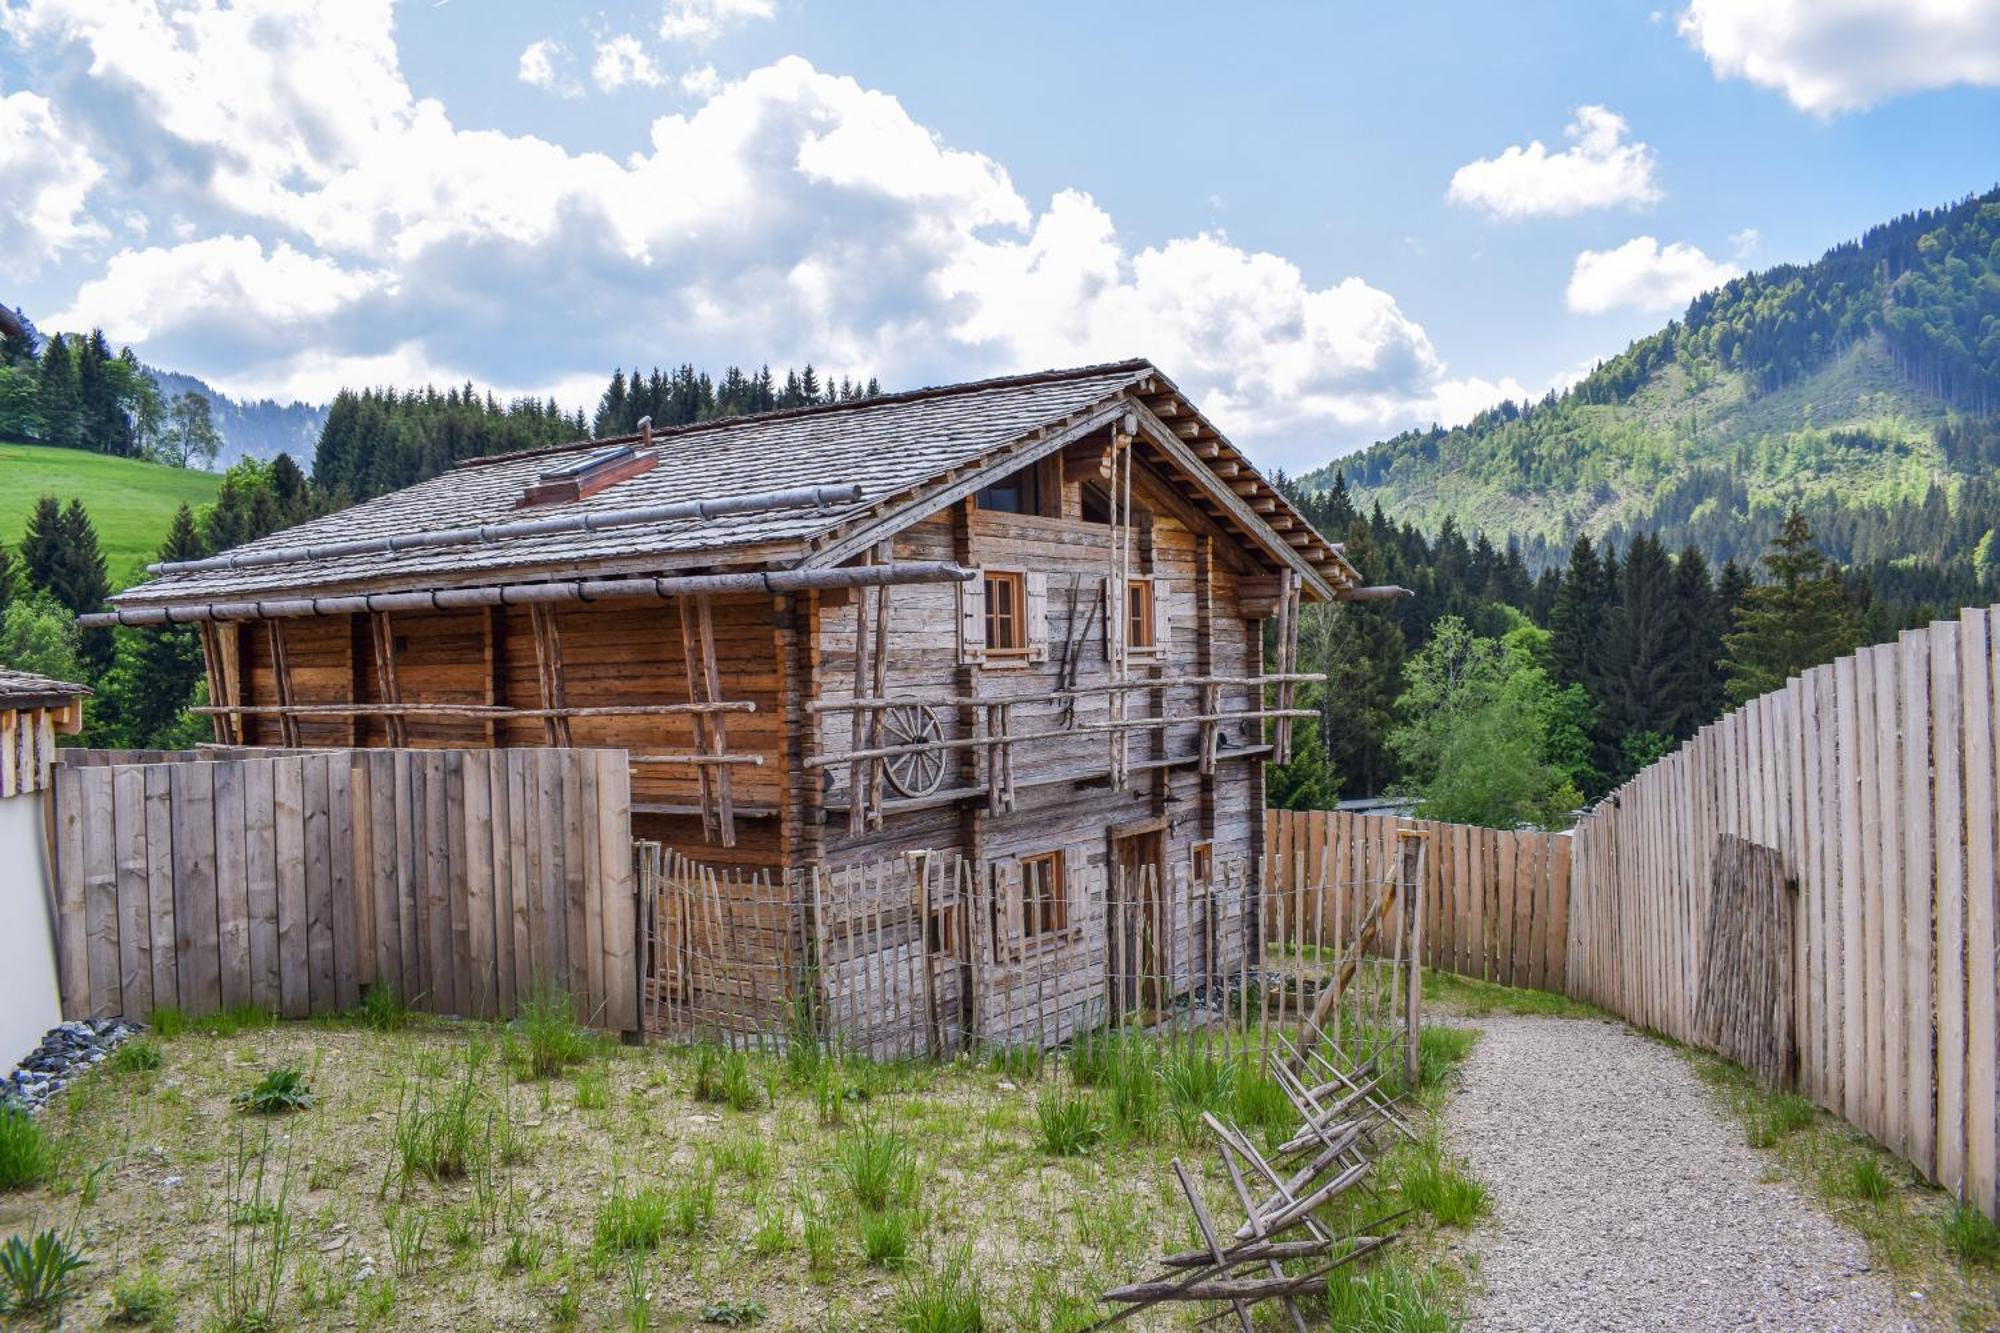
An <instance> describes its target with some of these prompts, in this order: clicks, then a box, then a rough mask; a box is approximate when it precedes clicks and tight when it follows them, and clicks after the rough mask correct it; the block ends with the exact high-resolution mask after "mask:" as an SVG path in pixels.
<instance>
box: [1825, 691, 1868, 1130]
mask: <svg viewBox="0 0 2000 1333" xmlns="http://www.w3.org/2000/svg"><path fill="white" fill-rule="evenodd" d="M1833 680H1834V708H1835V713H1836V716H1837V719H1838V725H1839V728H1840V739H1839V745H1840V750H1839V761H1838V764H1837V767H1836V773H1837V776H1838V783H1837V785H1836V786H1835V788H1834V802H1835V807H1836V809H1837V811H1838V824H1837V827H1838V828H1839V831H1840V881H1839V882H1840V958H1841V974H1840V975H1841V992H1840V1000H1839V1003H1840V1013H1841V1092H1842V1101H1841V1114H1842V1115H1843V1116H1844V1117H1845V1118H1846V1119H1847V1120H1848V1122H1849V1123H1851V1124H1857V1125H1859V1124H1863V1123H1864V1116H1865V1114H1866V1113H1865V1111H1864V1110H1863V1105H1864V1103H1865V1102H1866V1101H1867V1096H1868V1080H1867V1075H1866V1072H1865V1070H1864V1068H1863V1064H1862V1055H1863V1052H1864V1051H1865V1050H1866V1049H1867V1013H1868V973H1867V966H1866V961H1867V960H1866V953H1865V950H1864V947H1863V939H1862V933H1863V931H1862V925H1863V923H1862V907H1861V896H1862V893H1863V886H1862V878H1861V876H1862V865H1861V804H1860V800H1859V794H1860V793H1859V787H1860V734H1861V726H1860V720H1861V708H1860V702H1859V690H1858V688H1857V686H1856V682H1855V663H1854V658H1853V657H1852V656H1847V657H1842V658H1840V659H1838V660H1837V661H1836V662H1835V663H1834V664H1833Z"/></svg>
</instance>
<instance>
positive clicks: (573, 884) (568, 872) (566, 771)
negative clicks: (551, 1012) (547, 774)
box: [552, 752, 595, 1019]
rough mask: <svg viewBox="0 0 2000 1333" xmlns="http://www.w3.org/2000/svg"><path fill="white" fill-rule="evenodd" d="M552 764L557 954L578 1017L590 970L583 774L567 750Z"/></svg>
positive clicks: (591, 946)
mask: <svg viewBox="0 0 2000 1333" xmlns="http://www.w3.org/2000/svg"><path fill="white" fill-rule="evenodd" d="M552 758H553V760H554V767H555V770H556V772H555V781H556V786H557V790H558V791H559V792H560V793H561V794H560V797H559V802H558V806H557V808H558V810H559V811H560V812H561V813H560V821H561V822H560V823H559V825H558V826H557V827H558V828H559V829H560V837H561V841H562V849H563V861H562V869H563V877H562V882H561V883H560V884H559V885H558V886H557V887H558V890H559V892H560V894H561V896H560V898H559V899H558V900H557V902H556V905H555V911H556V915H557V917H558V918H559V919H560V920H561V923H562V931H563V952H562V954H561V955H560V958H561V962H562V967H563V978H564V979H563V984H564V985H565V986H566V987H567V988H568V989H569V991H570V994H571V996H572V998H574V999H575V1000H576V1001H577V1003H578V1010H579V1012H578V1014H577V1017H578V1018H579V1019H583V1018H586V1017H588V1012H587V1011H586V1010H583V1008H582V1003H583V999H584V996H585V995H586V994H587V993H588V985H587V983H588V980H589V971H588V965H587V964H586V962H585V960H584V954H585V950H586V948H594V947H595V946H594V945H586V943H585V936H584V906H583V900H584V874H583V819H582V807H583V775H582V774H581V773H580V772H579V771H578V767H577V764H576V763H575V761H574V760H573V758H572V757H571V755H570V754H568V753H566V752H565V753H557V754H554V755H553V756H552Z"/></svg>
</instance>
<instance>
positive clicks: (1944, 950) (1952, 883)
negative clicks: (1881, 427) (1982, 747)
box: [1930, 621, 1965, 1193]
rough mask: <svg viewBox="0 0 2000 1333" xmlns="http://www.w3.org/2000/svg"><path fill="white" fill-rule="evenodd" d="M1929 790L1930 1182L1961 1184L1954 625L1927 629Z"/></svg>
mask: <svg viewBox="0 0 2000 1333" xmlns="http://www.w3.org/2000/svg"><path fill="white" fill-rule="evenodd" d="M1930 637H1931V785H1932V789H1933V791H1934V793H1935V805H1934V806H1933V814H1934V815H1935V817H1936V824H1935V829H1936V832H1935V833H1934V834H1933V842H1932V849H1933V853H1934V855H1935V856H1936V858H1937V960H1936V962H1937V1001H1936V1002H1937V1138H1936V1145H1937V1182H1938V1184H1940V1185H1942V1186H1943V1187H1944V1188H1946V1189H1948V1190H1951V1191H1952V1192H1953V1193H1959V1192H1961V1190H1962V1189H1963V1187H1964V1181H1965V770H1964V767H1963V764H1964V756H1963V744H1964V725H1965V719H1964V714H1963V711H1962V709H1961V708H1960V693H1959V656H1958V646H1959V643H1958V632H1957V626H1956V625H1955V624H1953V623H1952V622H1950V621H1938V622H1936V623H1934V624H1933V625H1932V626H1931V632H1930Z"/></svg>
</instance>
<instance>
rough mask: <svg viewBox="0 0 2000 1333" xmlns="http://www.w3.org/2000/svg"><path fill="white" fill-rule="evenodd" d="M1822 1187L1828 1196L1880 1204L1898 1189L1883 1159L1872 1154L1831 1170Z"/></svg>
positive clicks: (1853, 1159)
mask: <svg viewBox="0 0 2000 1333" xmlns="http://www.w3.org/2000/svg"><path fill="white" fill-rule="evenodd" d="M1821 1186H1822V1188H1824V1189H1825V1190H1826V1192H1827V1193H1828V1194H1837V1195H1840V1196H1842V1197H1845V1198H1849V1199H1862V1200H1865V1201H1866V1202H1868V1203H1880V1202H1882V1201H1883V1200H1884V1199H1886V1198H1888V1197H1889V1194H1890V1192H1891V1191H1892V1190H1894V1189H1895V1188H1896V1182H1895V1180H1894V1179H1893V1178H1892V1177H1891V1176H1890V1175H1889V1172H1888V1170H1887V1169H1886V1168H1884V1167H1883V1165H1882V1159H1881V1158H1880V1157H1877V1156H1875V1155H1874V1154H1872V1153H1871V1154H1869V1155H1868V1156H1866V1157H1855V1158H1851V1159H1849V1160H1848V1161H1846V1162H1842V1163H1840V1164H1838V1165H1836V1166H1833V1167H1831V1168H1829V1170H1828V1173H1827V1176H1826V1178H1825V1179H1824V1180H1823V1181H1822V1182H1821Z"/></svg>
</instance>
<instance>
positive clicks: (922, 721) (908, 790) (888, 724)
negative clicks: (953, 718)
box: [881, 704, 945, 796]
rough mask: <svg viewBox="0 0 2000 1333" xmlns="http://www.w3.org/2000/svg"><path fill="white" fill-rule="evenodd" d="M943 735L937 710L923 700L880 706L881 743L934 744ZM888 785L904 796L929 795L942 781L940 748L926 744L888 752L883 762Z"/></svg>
mask: <svg viewBox="0 0 2000 1333" xmlns="http://www.w3.org/2000/svg"><path fill="white" fill-rule="evenodd" d="M943 739H944V728H943V727H942V726H941V725H939V723H938V716H937V710H935V709H933V708H931V707H929V706H928V705H925V704H897V705H895V706H894V707H891V708H885V709H883V710H882V742H881V743H882V745H883V746H884V748H888V747H892V746H900V745H924V746H934V745H935V744H936V742H938V741H941V740H943ZM883 768H884V770H885V771H886V772H887V773H888V775H889V785H890V786H891V787H894V788H895V789H896V790H897V791H898V792H899V793H901V794H902V795H904V796H929V795H930V794H931V793H932V792H934V791H936V790H937V789H938V788H939V787H941V786H943V785H944V769H945V762H944V751H943V750H939V749H935V748H926V749H922V750H917V751H914V752H912V753H910V754H899V755H892V756H890V757H889V758H888V759H887V760H885V761H884V763H883Z"/></svg>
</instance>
